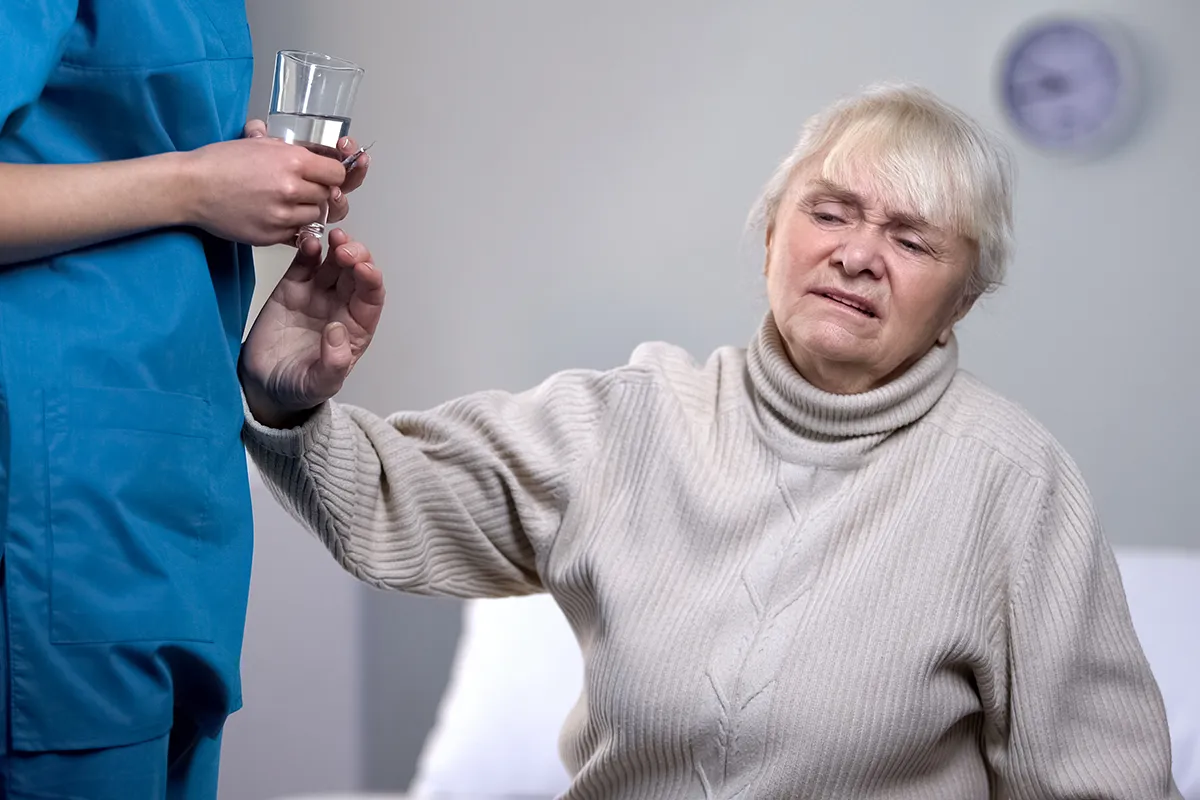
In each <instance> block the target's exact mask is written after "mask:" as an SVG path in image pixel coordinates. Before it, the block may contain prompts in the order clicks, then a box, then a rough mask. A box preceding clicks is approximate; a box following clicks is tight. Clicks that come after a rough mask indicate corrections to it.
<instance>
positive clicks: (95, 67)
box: [0, 0, 254, 750]
mask: <svg viewBox="0 0 1200 800" xmlns="http://www.w3.org/2000/svg"><path fill="white" fill-rule="evenodd" d="M251 67H252V61H251V46H250V34H249V30H248V26H247V23H246V14H245V7H244V4H243V0H172V1H171V2H167V1H166V0H3V2H0V161H5V162H21V163H43V164H44V163H82V162H95V161H109V160H117V159H125V158H133V157H137V156H146V155H151V154H156V153H163V152H168V151H173V150H191V149H194V148H197V147H200V146H202V145H206V144H209V143H212V142H216V141H219V140H227V139H233V138H237V137H238V136H240V134H241V130H242V127H243V125H244V123H245V119H246V110H247V102H248V98H249V89H250V78H251ZM253 284H254V275H253V266H252V263H251V253H250V248H248V247H246V246H245V245H237V244H233V243H231V242H228V241H224V240H220V239H217V238H215V237H213V236H210V235H208V234H206V233H204V232H202V231H200V230H198V229H193V228H184V227H180V228H172V229H163V230H157V231H152V232H149V233H146V234H141V235H136V236H130V237H127V238H123V239H119V240H114V241H111V242H107V243H104V244H100V245H96V246H93V247H87V248H83V249H80V250H76V251H73V252H69V253H66V254H63V255H59V256H55V257H52V258H46V259H41V260H38V261H30V262H27V263H23V264H19V265H15V266H7V267H5V266H0V544H2V545H3V548H4V551H3V552H4V563H5V569H6V570H7V574H6V583H7V593H8V620H7V622H8V644H9V654H10V664H11V671H10V673H9V674H10V676H11V700H10V701H11V707H10V717H9V719H10V721H11V726H12V728H11V736H12V739H11V744H12V747H13V748H14V749H17V750H62V749H76V748H94V747H113V746H118V745H123V744H129V743H132V742H137V741H142V740H145V739H148V738H150V737H153V736H158V735H161V734H162V733H165V732H166V731H167V730H168V729H169V728H170V726H171V721H172V717H173V714H174V713H175V711H176V707H177V706H178V707H179V711H180V712H181V713H185V714H188V715H190V716H192V717H193V718H195V719H196V720H197V721H198V722H199V723H200V724H201V725H202V726H203V727H205V728H207V729H209V730H213V731H215V730H216V729H217V728H218V727H219V726H220V724H221V723H222V722H223V720H224V718H225V716H226V715H227V714H228V713H230V712H232V711H234V710H236V709H237V708H238V707H239V705H240V703H241V693H240V685H239V679H238V661H239V653H240V650H241V643H242V629H243V624H244V618H245V610H246V598H247V591H248V586H249V578H250V554H251V513H250V497H249V488H248V483H247V476H246V461H245V456H244V451H243V449H242V445H241V441H240V432H241V427H242V406H241V395H240V392H239V390H238V384H237V378H236V372H235V365H236V363H237V357H238V349H239V347H240V343H241V335H242V330H243V327H244V325H245V320H246V315H247V313H248V310H249V303H250V298H251V294H252V292H253Z"/></svg>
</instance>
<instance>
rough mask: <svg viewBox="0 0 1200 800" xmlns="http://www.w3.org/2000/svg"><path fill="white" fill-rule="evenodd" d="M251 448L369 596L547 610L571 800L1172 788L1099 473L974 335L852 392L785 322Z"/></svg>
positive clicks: (1131, 794) (852, 797) (1120, 799)
mask: <svg viewBox="0 0 1200 800" xmlns="http://www.w3.org/2000/svg"><path fill="white" fill-rule="evenodd" d="M246 442H247V446H248V447H249V450H250V454H251V456H252V457H253V458H254V460H255V461H256V463H257V464H258V466H259V467H260V469H261V470H262V472H263V474H264V476H265V477H266V478H267V480H268V482H269V483H270V484H272V485H273V488H274V489H275V491H276V493H277V495H278V496H279V497H280V499H281V500H282V502H284V504H285V505H287V506H288V507H289V508H290V509H292V511H293V513H295V514H296V515H297V517H298V518H299V519H301V520H302V521H304V522H305V523H307V524H308V525H309V526H310V527H311V528H312V529H313V530H314V531H315V532H316V534H317V536H319V538H320V539H321V541H322V542H324V544H325V546H326V547H328V548H329V550H330V551H331V552H332V553H333V555H334V557H335V558H336V559H337V560H338V562H339V563H341V565H342V566H343V567H344V568H345V569H347V570H349V571H350V572H352V573H353V574H355V575H356V576H358V577H360V578H361V579H362V580H364V581H367V582H369V583H372V584H375V585H377V586H382V587H385V588H390V589H398V590H402V591H407V592H416V593H426V594H449V595H456V596H462V597H478V596H494V595H510V594H523V593H530V592H537V591H549V592H550V593H551V594H552V595H553V596H554V598H555V599H556V600H557V601H558V604H559V606H560V607H561V608H562V610H563V612H564V613H565V614H566V616H567V618H568V619H569V620H570V623H571V625H572V626H573V628H574V630H575V632H576V634H577V636H578V639H579V643H580V647H581V648H582V651H583V656H584V661H585V665H586V672H585V675H586V679H585V680H586V685H585V690H584V692H583V694H582V695H581V697H580V699H579V703H578V705H577V706H576V708H575V710H574V712H573V713H572V714H571V715H570V716H569V718H568V719H567V720H565V724H564V728H563V732H562V736H561V740H560V742H561V748H560V749H561V755H562V757H563V760H564V762H565V764H566V766H567V768H568V770H569V771H570V773H571V774H572V775H573V776H574V779H573V782H572V785H571V789H570V790H569V791H568V792H567V794H566V795H565V797H566V798H568V800H584V799H585V798H586V799H587V800H593V799H594V800H633V799H634V798H639V799H642V798H644V800H672V799H674V798H679V799H680V800H682V799H683V798H706V799H710V800H716V799H717V798H720V799H721V800H733V799H734V798H738V799H739V800H750V799H751V798H789V799H791V798H814V799H817V798H819V799H820V800H838V799H839V798H845V800H874V799H875V798H879V799H880V800H882V798H889V800H901V799H903V800H943V799H944V800H990V799H991V798H1004V797H1010V798H1013V800H1034V799H1035V798H1036V799H1037V800H1060V799H1065V798H1072V799H1078V800H1083V799H1084V798H1088V799H1093V798H1094V799H1099V798H1104V799H1105V800H1158V799H1159V798H1177V797H1179V795H1178V793H1177V791H1176V790H1175V788H1174V786H1173V784H1172V782H1171V778H1170V748H1169V742H1168V736H1167V728H1166V721H1165V714H1164V710H1163V705H1162V701H1161V699H1160V696H1159V693H1158V689H1157V687H1156V685H1155V682H1154V679H1153V678H1152V677H1151V674H1150V671H1149V668H1148V666H1147V663H1146V661H1145V659H1144V657H1143V655H1142V652H1141V650H1140V647H1139V645H1138V641H1137V638H1136V636H1135V634H1134V630H1133V627H1132V624H1131V622H1130V618H1129V614H1128V611H1127V609H1126V605H1125V599H1124V594H1123V591H1122V587H1121V582H1120V578H1119V576H1118V572H1117V567H1116V563H1115V561H1114V558H1113V555H1112V552H1111V550H1110V548H1109V546H1108V544H1107V543H1106V542H1105V540H1104V537H1103V534H1102V532H1101V529H1100V525H1099V523H1098V521H1097V519H1096V515H1095V511H1094V509H1093V505H1092V501H1091V499H1090V498H1089V496H1088V492H1087V490H1086V488H1085V487H1084V484H1083V481H1082V480H1081V478H1080V475H1079V472H1078V471H1077V469H1076V467H1075V465H1074V464H1073V463H1072V462H1071V460H1070V458H1069V457H1068V456H1067V454H1066V453H1065V452H1064V451H1063V450H1062V448H1061V447H1060V446H1059V445H1058V444H1057V443H1056V442H1055V441H1054V439H1053V438H1052V437H1051V436H1050V435H1049V434H1048V433H1047V432H1046V431H1045V430H1044V429H1043V428H1041V427H1040V426H1039V425H1038V424H1037V423H1036V422H1034V421H1033V420H1032V419H1031V418H1030V417H1029V416H1028V415H1027V414H1026V413H1024V412H1023V411H1021V410H1020V409H1019V408H1018V407H1016V406H1015V405H1013V404H1012V403H1010V402H1007V401H1005V400H1004V399H1002V398H1000V397H999V396H997V395H996V394H995V393H993V392H992V391H990V390H989V389H987V388H986V387H984V386H983V385H982V384H981V383H980V382H979V381H978V380H976V379H975V378H973V377H971V376H970V375H968V374H966V373H964V372H961V371H958V370H957V351H956V345H955V344H954V343H953V342H951V344H950V345H948V346H946V347H935V348H934V349H933V350H932V351H931V352H930V353H929V354H928V355H926V356H925V357H924V358H923V359H922V360H921V361H920V362H918V363H917V364H916V365H915V366H913V368H912V369H910V370H909V371H908V372H907V373H906V374H905V375H903V376H902V377H900V378H899V379H898V380H896V381H894V382H892V383H891V384H888V385H887V386H885V387H883V388H880V389H877V390H874V391H871V392H867V393H865V394H859V395H844V396H838V395H831V394H827V393H824V392H821V391H819V390H817V389H816V388H814V387H813V386H811V385H810V384H808V383H806V382H805V381H804V380H803V379H802V378H801V377H800V376H799V374H798V373H797V372H796V371H795V369H794V368H793V367H792V365H791V363H790V362H789V361H788V359H787V357H786V355H785V353H784V350H783V347H782V345H781V342H780V340H779V334H778V331H777V329H776V328H775V326H774V324H773V323H772V322H771V320H770V318H769V317H768V319H767V320H766V321H765V322H764V325H763V327H762V329H761V331H760V333H759V335H758V336H757V337H756V338H755V340H754V341H753V343H752V344H751V346H750V348H749V349H748V350H741V349H734V348H726V349H721V350H718V351H717V352H715V353H714V354H713V355H712V357H711V358H710V359H709V360H708V361H707V363H705V364H703V365H700V364H696V363H694V362H693V361H691V360H690V359H689V358H688V356H687V355H686V354H685V353H683V352H682V351H680V350H678V349H676V348H673V347H670V346H666V345H661V344H651V345H644V346H642V347H640V348H639V349H638V350H637V351H636V352H635V353H634V355H633V358H632V360H631V361H630V363H629V364H628V365H626V366H624V367H621V368H618V369H615V370H611V371H607V372H588V371H570V372H564V373H560V374H557V375H555V376H553V377H551V378H550V379H549V380H548V381H546V382H545V383H544V384H542V385H541V386H539V387H538V388H536V389H533V390H531V391H529V392H526V393H523V394H516V395H514V394H507V393H503V392H486V393H480V394H476V395H472V396H468V397H465V398H463V399H459V400H456V401H453V402H450V403H447V404H445V405H443V406H441V407H439V408H436V409H433V410H432V411H427V412H420V413H399V414H395V415H392V416H391V417H389V418H387V419H386V420H385V419H381V418H379V417H377V416H374V415H372V414H370V413H368V412H366V411H363V410H360V409H356V408H352V407H350V406H344V405H338V404H335V403H328V404H326V405H324V406H322V407H321V408H320V409H319V410H318V411H317V412H316V413H315V414H314V415H313V417H312V418H310V419H309V420H308V422H307V423H306V424H305V425H303V426H302V427H300V428H296V429H293V430H288V431H274V430H269V429H265V428H263V427H262V426H259V425H257V424H256V423H254V422H253V421H252V420H248V422H247V427H246ZM396 712H397V713H403V709H397V710H396Z"/></svg>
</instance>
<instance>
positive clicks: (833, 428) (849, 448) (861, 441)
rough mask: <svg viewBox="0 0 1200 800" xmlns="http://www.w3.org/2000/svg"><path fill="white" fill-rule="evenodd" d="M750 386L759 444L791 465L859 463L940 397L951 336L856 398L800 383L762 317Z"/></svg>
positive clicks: (950, 368)
mask: <svg viewBox="0 0 1200 800" xmlns="http://www.w3.org/2000/svg"><path fill="white" fill-rule="evenodd" d="M747 364H748V367H749V372H750V384H751V388H752V390H753V393H754V403H755V406H756V411H757V418H758V422H759V425H760V427H761V432H762V434H763V435H764V437H766V438H767V440H768V441H769V442H770V443H771V444H772V446H773V447H775V448H776V449H777V450H779V451H780V452H781V453H782V454H783V455H785V457H786V456H788V455H789V454H792V455H793V456H794V457H795V458H796V459H798V460H811V459H813V458H816V459H817V460H822V461H823V460H826V459H825V458H822V456H828V457H831V458H833V459H835V460H840V459H839V457H850V458H853V457H854V456H859V455H862V454H864V453H865V452H866V451H867V450H869V449H870V448H871V447H872V446H874V445H875V444H877V443H878V442H880V441H882V440H883V439H884V438H886V437H887V436H888V435H889V434H891V433H892V432H894V431H896V430H898V429H900V428H902V427H904V426H906V425H909V424H911V423H913V422H916V421H917V420H918V419H920V418H921V417H922V416H923V415H924V414H925V413H926V412H927V411H929V409H931V408H933V405H934V404H935V403H936V402H937V401H938V399H939V398H940V397H941V396H942V393H943V392H945V391H946V388H947V387H948V386H949V385H950V381H951V380H953V378H954V374H955V372H956V371H957V369H958V343H957V341H956V340H955V338H954V337H953V336H951V337H950V341H949V342H948V343H947V344H946V345H944V346H938V345H934V346H933V348H931V349H930V351H929V352H928V353H926V354H925V355H924V356H922V357H921V359H920V360H919V361H917V362H916V363H915V364H913V365H912V366H911V367H910V368H909V369H908V370H907V371H906V372H905V373H904V374H902V375H901V376H900V377H898V378H896V379H895V380H893V381H891V382H890V383H887V384H885V385H883V386H880V387H878V388H876V389H872V390H870V391H867V392H862V393H859V394H833V393H831V392H826V391H823V390H821V389H818V388H817V387H816V386H813V385H812V384H811V383H809V382H808V381H807V380H805V379H804V378H803V377H802V376H801V375H800V373H799V372H797V371H796V368H795V366H793V365H792V362H791V360H790V359H789V358H788V355H787V350H786V349H785V347H784V343H783V339H782V336H781V335H780V333H779V328H778V327H777V326H776V325H775V319H774V317H773V316H772V315H771V314H770V312H768V313H767V315H766V317H765V319H764V320H763V324H762V326H761V327H760V328H759V331H758V335H757V336H756V337H755V338H754V341H753V342H751V344H750V347H749V350H748V352H747Z"/></svg>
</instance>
